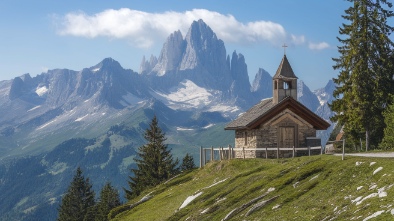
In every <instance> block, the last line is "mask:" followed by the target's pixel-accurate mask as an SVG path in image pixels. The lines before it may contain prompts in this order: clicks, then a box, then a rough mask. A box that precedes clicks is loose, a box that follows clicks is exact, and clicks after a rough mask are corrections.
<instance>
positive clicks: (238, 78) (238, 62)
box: [230, 51, 251, 103]
mask: <svg viewBox="0 0 394 221" xmlns="http://www.w3.org/2000/svg"><path fill="white" fill-rule="evenodd" d="M230 73H231V78H232V80H233V82H232V86H231V93H232V94H234V95H235V96H239V97H240V98H242V99H244V100H245V103H248V102H247V100H249V98H250V93H251V91H250V82H249V76H248V67H247V65H246V63H245V58H244V56H243V55H242V54H237V52H236V51H234V52H233V54H232V56H231V71H230Z"/></svg>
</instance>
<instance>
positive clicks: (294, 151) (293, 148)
mask: <svg viewBox="0 0 394 221" xmlns="http://www.w3.org/2000/svg"><path fill="white" fill-rule="evenodd" d="M294 155H295V148H294V146H293V158H294Z"/></svg>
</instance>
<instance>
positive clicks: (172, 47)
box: [150, 30, 185, 76]
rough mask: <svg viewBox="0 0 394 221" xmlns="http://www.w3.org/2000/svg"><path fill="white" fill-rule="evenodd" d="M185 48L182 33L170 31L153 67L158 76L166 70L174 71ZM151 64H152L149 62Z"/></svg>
mask: <svg viewBox="0 0 394 221" xmlns="http://www.w3.org/2000/svg"><path fill="white" fill-rule="evenodd" d="M184 50H185V41H184V40H183V36H182V33H181V32H180V31H179V30H178V31H176V32H174V33H172V34H171V35H170V36H169V37H168V38H167V41H166V42H165V43H164V44H163V48H162V50H161V53H160V56H159V59H158V61H157V62H156V63H157V64H155V67H154V68H153V72H155V73H156V74H157V75H158V76H163V75H165V74H166V72H169V71H174V70H176V69H177V68H178V66H179V63H180V62H181V60H182V55H183V52H184ZM150 65H152V64H150Z"/></svg>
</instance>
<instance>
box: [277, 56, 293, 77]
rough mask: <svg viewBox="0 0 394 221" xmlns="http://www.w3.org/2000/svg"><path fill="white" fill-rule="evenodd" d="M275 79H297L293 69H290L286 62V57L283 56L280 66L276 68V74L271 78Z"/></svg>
mask: <svg viewBox="0 0 394 221" xmlns="http://www.w3.org/2000/svg"><path fill="white" fill-rule="evenodd" d="M277 78H290V79H297V76H295V74H294V72H293V69H291V66H290V63H289V61H288V60H287V57H286V55H284V56H283V58H282V61H281V62H280V65H279V67H278V70H277V71H276V74H275V75H274V77H273V79H277Z"/></svg>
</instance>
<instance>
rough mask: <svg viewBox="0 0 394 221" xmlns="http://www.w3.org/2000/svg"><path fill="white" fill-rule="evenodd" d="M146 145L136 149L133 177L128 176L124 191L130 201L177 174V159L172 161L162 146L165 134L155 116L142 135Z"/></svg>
mask: <svg viewBox="0 0 394 221" xmlns="http://www.w3.org/2000/svg"><path fill="white" fill-rule="evenodd" d="M144 137H145V139H146V141H147V142H148V143H147V144H145V145H143V146H140V147H139V148H138V157H137V158H135V159H134V160H135V161H136V163H137V168H136V169H131V171H132V172H133V173H134V176H129V182H128V183H129V188H130V189H129V190H127V189H125V192H126V198H127V199H129V200H130V199H132V198H134V197H136V196H138V195H140V193H141V192H142V191H143V190H144V189H146V188H148V187H153V186H156V185H157V184H159V183H161V182H163V181H165V180H167V179H169V178H170V177H171V176H173V175H174V174H176V173H177V168H176V166H177V164H178V159H177V160H174V159H173V157H172V154H171V150H170V149H168V146H167V145H166V144H164V142H165V141H166V138H165V133H164V132H163V131H162V130H161V128H160V127H159V123H158V120H157V118H156V116H154V117H153V119H152V122H151V123H150V125H149V128H148V129H147V130H146V131H145V135H144Z"/></svg>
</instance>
